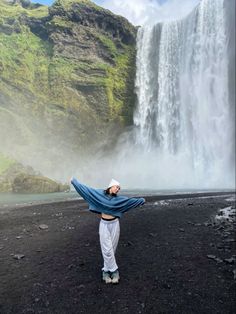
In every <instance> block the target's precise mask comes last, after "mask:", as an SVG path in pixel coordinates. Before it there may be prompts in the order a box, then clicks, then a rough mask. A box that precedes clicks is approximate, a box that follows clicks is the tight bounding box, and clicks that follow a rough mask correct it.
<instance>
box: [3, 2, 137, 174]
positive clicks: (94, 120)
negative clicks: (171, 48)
mask: <svg viewBox="0 0 236 314" xmlns="http://www.w3.org/2000/svg"><path fill="white" fill-rule="evenodd" d="M135 36H136V29H135V28H134V27H133V26H132V25H131V24H130V23H129V22H128V21H127V20H126V19H124V18H122V17H120V16H115V15H114V14H112V13H111V12H110V11H108V10H105V9H102V8H100V7H98V6H97V5H95V4H94V3H93V2H91V1H88V0H81V1H79V0H74V1H70V0H57V1H56V2H55V3H54V5H53V6H52V7H49V8H48V7H47V6H41V5H37V4H32V3H30V1H28V0H17V1H16V0H12V1H11V0H8V1H7V0H0V73H1V74H0V127H1V133H0V142H1V148H0V151H2V152H3V153H5V154H8V155H10V156H13V157H14V158H17V159H18V160H20V161H24V162H26V163H27V164H30V165H32V166H35V167H36V168H38V169H39V170H45V171H48V170H49V169H51V166H52V164H53V163H58V162H60V163H62V162H66V159H67V156H69V155H71V154H74V153H76V154H78V156H82V155H83V154H84V155H85V154H86V153H87V152H88V151H89V150H91V147H94V144H95V143H102V141H103V140H104V139H105V138H106V137H107V136H108V135H109V133H111V132H112V133H113V134H114V133H117V132H118V133H119V130H121V129H122V128H123V127H124V126H125V125H128V124H130V123H131V122H132V111H133V106H134V94H133V89H134V75H135ZM114 130H115V131H114Z"/></svg>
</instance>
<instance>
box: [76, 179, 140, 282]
mask: <svg viewBox="0 0 236 314" xmlns="http://www.w3.org/2000/svg"><path fill="white" fill-rule="evenodd" d="M71 183H72V185H73V186H74V188H75V189H76V191H77V192H78V193H79V194H80V195H81V196H82V197H83V198H84V200H85V201H87V203H88V204H89V210H90V211H92V212H94V213H99V214H101V221H100V225H99V237H100V245H101V251H102V256H103V260H104V265H103V268H102V280H103V281H104V282H105V283H113V284H117V283H118V282H119V280H120V276H119V271H118V266H117V264H116V259H115V251H116V248H117V245H118V242H119V236H120V224H119V218H120V217H121V216H122V214H123V213H125V212H126V211H128V210H130V209H131V208H135V207H137V206H140V205H143V204H144V203H145V199H144V198H134V197H132V198H128V197H127V196H118V195H117V194H118V192H119V191H120V183H119V182H118V181H116V180H114V179H112V180H111V182H110V183H109V185H108V187H107V189H106V190H100V189H94V188H91V187H88V186H86V185H84V184H82V183H81V182H79V181H78V180H77V179H75V178H72V179H71Z"/></svg>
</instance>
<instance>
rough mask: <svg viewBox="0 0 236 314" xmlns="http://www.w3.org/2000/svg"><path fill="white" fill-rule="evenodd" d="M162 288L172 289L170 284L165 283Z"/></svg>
mask: <svg viewBox="0 0 236 314" xmlns="http://www.w3.org/2000/svg"><path fill="white" fill-rule="evenodd" d="M162 287H163V288H165V289H171V286H170V285H169V284H168V283H164V284H163V285H162Z"/></svg>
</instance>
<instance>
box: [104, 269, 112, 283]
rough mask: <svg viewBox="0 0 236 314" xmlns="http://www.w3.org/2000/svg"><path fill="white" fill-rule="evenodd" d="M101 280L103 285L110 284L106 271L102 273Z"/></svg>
mask: <svg viewBox="0 0 236 314" xmlns="http://www.w3.org/2000/svg"><path fill="white" fill-rule="evenodd" d="M102 280H103V281H105V283H111V277H110V274H109V272H108V271H104V270H103V271H102Z"/></svg>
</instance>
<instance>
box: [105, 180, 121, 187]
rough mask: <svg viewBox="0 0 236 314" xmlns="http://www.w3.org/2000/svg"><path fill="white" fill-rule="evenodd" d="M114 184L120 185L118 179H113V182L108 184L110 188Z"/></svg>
mask: <svg viewBox="0 0 236 314" xmlns="http://www.w3.org/2000/svg"><path fill="white" fill-rule="evenodd" d="M113 185H119V186H120V183H119V182H118V181H116V180H115V179H111V182H110V183H109V185H108V187H107V188H108V189H109V188H111V187H112V186H113Z"/></svg>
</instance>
